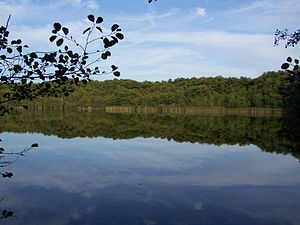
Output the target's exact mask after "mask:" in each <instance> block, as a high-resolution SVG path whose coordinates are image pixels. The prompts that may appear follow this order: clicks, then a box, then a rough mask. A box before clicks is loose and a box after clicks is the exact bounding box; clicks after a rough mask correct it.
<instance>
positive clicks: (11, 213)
mask: <svg viewBox="0 0 300 225" xmlns="http://www.w3.org/2000/svg"><path fill="white" fill-rule="evenodd" d="M13 215H14V213H13V212H12V211H8V212H7V213H6V215H5V217H6V218H7V217H11V216H13Z"/></svg>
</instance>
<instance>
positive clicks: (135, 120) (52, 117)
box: [0, 110, 300, 159]
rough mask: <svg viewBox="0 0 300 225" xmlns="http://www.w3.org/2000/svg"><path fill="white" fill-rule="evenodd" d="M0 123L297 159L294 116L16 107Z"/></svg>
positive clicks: (64, 134)
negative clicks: (253, 149)
mask: <svg viewBox="0 0 300 225" xmlns="http://www.w3.org/2000/svg"><path fill="white" fill-rule="evenodd" d="M0 123H1V124H2V125H1V127H0V132H7V131H9V132H22V133H23V132H34V133H43V134H45V135H56V136H58V137H61V138H74V137H99V136H100V137H106V138H113V139H131V138H136V137H145V138H150V137H155V138H163V139H168V140H174V141H176V142H191V143H208V144H215V145H222V144H229V145H235V144H239V145H249V144H254V145H256V146H258V147H260V148H261V149H262V150H263V151H268V152H277V153H283V154H292V155H293V156H295V157H297V158H299V159H300V155H299V149H300V120H299V118H298V117H276V116H273V117H269V116H265V117H264V116H261V117H253V116H208V115H199V114H196V115H183V114H180V115H177V114H170V113H169V114H168V113H166V114H160V113H158V114H155V113H152V114H147V113H133V114H128V113H125V114H116V113H104V112H101V111H97V110H95V111H91V112H87V111H83V112H81V113H78V112H77V111H57V110H55V111H38V110H35V111H24V110H21V111H19V110H17V111H14V112H13V113H11V114H7V115H5V116H3V117H2V118H0Z"/></svg>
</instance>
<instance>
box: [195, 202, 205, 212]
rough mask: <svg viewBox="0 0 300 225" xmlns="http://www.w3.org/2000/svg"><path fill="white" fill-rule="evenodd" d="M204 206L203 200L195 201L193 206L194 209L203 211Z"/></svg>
mask: <svg viewBox="0 0 300 225" xmlns="http://www.w3.org/2000/svg"><path fill="white" fill-rule="evenodd" d="M202 207H203V204H202V203H201V202H195V204H194V207H193V208H194V210H197V211H201V210H202Z"/></svg>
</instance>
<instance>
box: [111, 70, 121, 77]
mask: <svg viewBox="0 0 300 225" xmlns="http://www.w3.org/2000/svg"><path fill="white" fill-rule="evenodd" d="M113 74H114V76H116V77H119V76H120V75H121V73H120V72H119V71H115V72H114V73H113Z"/></svg>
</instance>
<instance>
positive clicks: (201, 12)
mask: <svg viewBox="0 0 300 225" xmlns="http://www.w3.org/2000/svg"><path fill="white" fill-rule="evenodd" d="M196 14H197V15H198V16H206V9H205V8H200V7H197V8H196Z"/></svg>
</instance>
